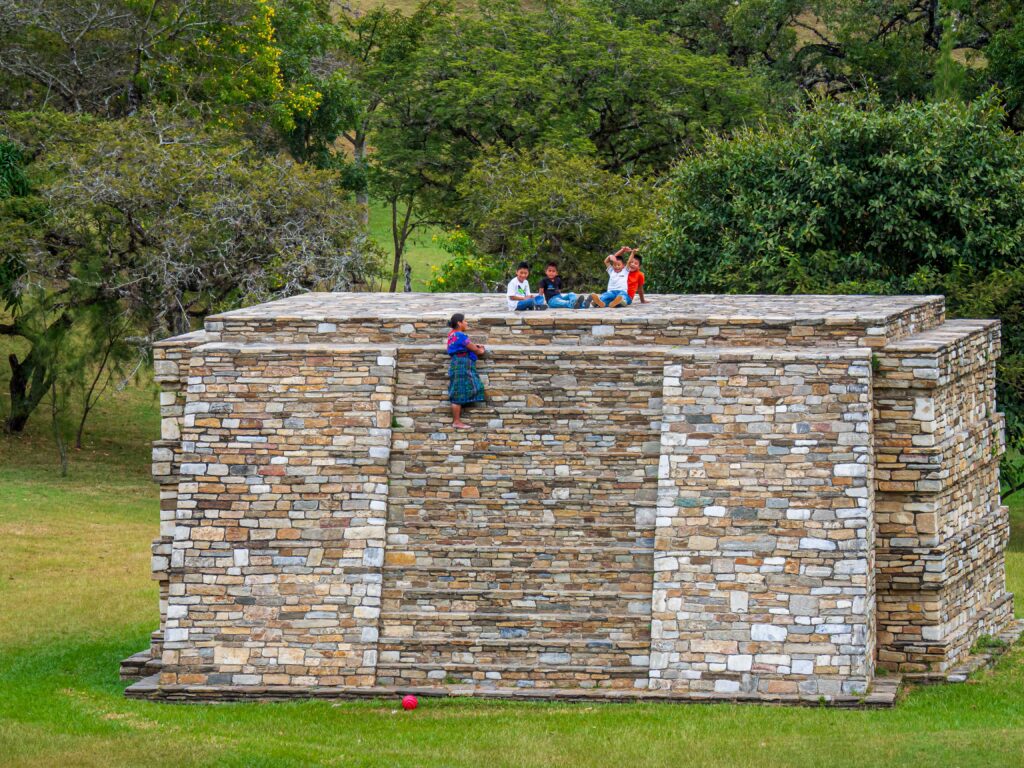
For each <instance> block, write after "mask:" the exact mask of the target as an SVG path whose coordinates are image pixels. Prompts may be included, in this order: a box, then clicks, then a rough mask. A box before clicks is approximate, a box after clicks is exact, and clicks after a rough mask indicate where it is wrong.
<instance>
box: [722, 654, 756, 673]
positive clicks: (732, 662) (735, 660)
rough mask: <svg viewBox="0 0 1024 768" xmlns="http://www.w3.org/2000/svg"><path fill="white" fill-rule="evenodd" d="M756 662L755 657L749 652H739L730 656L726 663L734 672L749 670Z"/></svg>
mask: <svg viewBox="0 0 1024 768" xmlns="http://www.w3.org/2000/svg"><path fill="white" fill-rule="evenodd" d="M753 662H754V657H753V656H751V655H750V654H747V653H737V654H733V655H731V656H729V658H728V659H727V660H726V662H725V664H726V666H727V667H728V668H729V670H730V671H732V672H749V671H750V667H751V665H752V664H753Z"/></svg>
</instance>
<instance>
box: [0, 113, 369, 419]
mask: <svg viewBox="0 0 1024 768" xmlns="http://www.w3.org/2000/svg"><path fill="white" fill-rule="evenodd" d="M3 134H5V135H6V140H7V141H9V142H14V143H16V144H18V145H19V146H20V147H21V149H22V151H23V152H24V154H25V156H26V158H29V159H30V162H29V165H28V173H29V175H30V178H31V180H32V192H31V194H30V195H29V196H28V197H27V198H21V199H19V198H9V199H7V200H5V201H3V202H2V203H0V263H13V264H16V265H17V272H18V275H17V277H16V279H15V287H14V289H13V294H14V295H13V299H14V300H13V302H10V303H11V308H12V310H13V315H14V317H13V320H12V322H10V323H7V324H5V325H2V326H0V334H4V335H8V336H17V337H20V338H22V339H23V340H25V341H26V342H28V344H29V351H28V352H27V353H26V354H25V355H24V356H22V357H21V358H18V357H17V356H12V358H11V360H10V364H11V369H12V377H11V384H10V395H11V410H10V413H9V416H8V419H7V428H8V429H9V430H11V431H20V430H21V429H22V428H23V427H24V424H25V422H26V421H27V419H28V417H29V415H30V414H31V413H32V411H33V410H34V409H35V407H36V406H38V404H39V402H41V400H42V398H43V397H45V395H46V393H47V392H48V391H49V389H50V388H51V387H52V386H53V382H54V377H55V376H56V375H57V372H58V371H59V370H60V366H59V365H58V361H57V360H56V359H55V355H56V354H57V353H56V352H55V350H60V349H62V348H64V342H65V339H66V338H67V337H68V335H69V334H71V333H72V332H73V330H74V329H78V328H84V327H85V324H87V323H95V322H96V321H97V318H96V316H97V314H98V316H99V318H100V319H101V320H102V321H103V322H106V323H107V326H108V328H115V327H116V325H115V323H121V322H126V323H128V324H129V328H130V330H131V333H132V334H133V335H134V336H135V337H137V340H139V341H140V342H141V343H142V344H147V343H148V342H150V341H152V340H154V339H156V338H159V337H162V336H164V335H167V334H168V333H177V332H182V331H187V330H190V329H191V327H192V324H193V322H194V321H195V320H196V319H198V318H201V317H202V316H204V315H205V314H207V313H209V312H213V311H217V310H221V309H226V308H229V307H233V306H237V305H239V304H240V303H242V302H253V301H261V300H266V299H270V298H273V297H275V296H285V295H289V294H293V293H297V292H302V291H308V290H314V289H317V288H320V289H328V290H339V289H345V288H347V287H349V286H351V285H353V284H354V283H355V282H357V281H361V280H365V279H366V277H367V276H370V275H372V274H373V273H374V272H375V270H376V269H377V266H378V265H377V263H376V257H375V255H374V252H373V250H372V249H371V248H369V247H368V245H367V243H366V236H365V234H364V231H363V229H362V227H361V226H360V224H359V222H358V218H357V215H356V212H355V210H354V208H353V206H352V205H351V204H347V203H345V202H344V201H339V199H338V195H337V189H338V178H337V175H336V174H334V173H332V172H329V171H322V170H318V169H315V168H312V167H309V166H303V165H297V164H295V163H294V162H292V161H291V160H289V159H287V158H283V157H267V156H265V155H262V154H260V153H259V152H257V151H256V150H255V149H254V148H253V147H252V145H251V144H248V143H245V142H241V141H239V140H237V139H236V138H234V137H233V136H231V135H230V134H224V133H218V132H214V131H210V130H203V129H201V128H199V127H198V126H196V125H194V124H191V123H188V122H182V121H168V120H165V119H161V118H160V116H158V115H155V114H140V115H138V116H136V117H134V118H127V119H123V120H118V121H105V120H98V119H93V118H89V117H73V116H67V115H61V114H58V113H13V114H11V113H9V114H7V115H5V116H3V117H2V118H0V135H3ZM15 203H17V204H15ZM125 335H126V334H118V338H119V339H122V338H124V336H125ZM96 349H97V354H102V352H103V349H104V345H103V343H99V344H98V345H97V347H96Z"/></svg>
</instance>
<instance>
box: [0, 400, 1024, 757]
mask: <svg viewBox="0 0 1024 768" xmlns="http://www.w3.org/2000/svg"><path fill="white" fill-rule="evenodd" d="M157 432H158V412H157V406H156V400H155V397H154V393H153V391H152V390H151V389H148V388H146V387H143V386H140V387H136V388H133V389H130V390H127V391H125V392H123V393H121V394H120V395H118V396H117V397H116V398H115V399H112V400H110V401H108V402H106V403H105V404H104V405H103V406H102V408H101V410H100V412H99V413H98V414H97V417H96V420H95V421H94V423H93V428H92V430H91V431H90V434H89V438H88V441H87V448H86V449H85V450H84V451H82V452H79V453H76V454H75V455H74V456H73V457H72V464H71V472H70V476H69V477H68V478H66V479H61V478H59V477H58V476H57V470H56V467H57V457H56V454H55V452H54V450H53V447H52V444H51V441H50V439H49V435H48V429H47V423H46V419H45V418H43V417H42V415H41V414H38V415H37V417H36V418H35V419H34V420H33V422H32V423H31V425H30V429H29V431H28V434H26V435H24V436H22V437H18V438H3V437H0V691H2V695H0V764H2V765H4V766H8V767H10V766H40V767H43V766H46V767H47V768H49V767H50V766H54V765H62V766H128V765H143V764H144V765H147V766H202V765H218V766H313V765H331V766H389V767H390V766H415V768H428V767H430V766H481V765H488V766H587V767H588V768H590V767H591V766H594V765H630V764H632V765H645V766H672V767H673V768H675V766H678V765H679V764H680V762H681V761H682V762H683V763H685V764H693V765H702V766H730V767H735V766H757V767H758V768H763V766H766V765H786V766H830V767H838V766H858V768H860V767H862V766H892V765H900V766H907V767H909V766H927V767H928V768H934V766H938V765H950V766H984V768H992V767H993V766H1010V765H1020V764H1021V759H1022V756H1024V649H1020V648H1017V649H1014V650H1013V651H1012V652H1011V653H1010V654H1009V655H1008V656H1007V657H1006V658H1004V659H1003V660H1002V661H1001V662H1000V663H999V665H998V667H997V668H996V669H995V670H994V671H990V672H985V673H983V674H981V675H980V676H979V677H978V678H977V679H976V680H974V681H972V682H971V683H969V684H967V685H958V686H939V687H932V688H927V689H921V690H915V691H913V692H912V693H911V694H910V695H909V697H908V698H907V699H906V700H905V701H903V702H902V703H901V704H900V705H899V706H898V707H897V709H895V710H894V711H882V712H842V711H832V710H825V709H821V710H814V709H811V710H805V709H800V710H798V709H777V708H769V707H758V706H733V705H717V706H699V705H695V706H679V705H671V704H669V705H665V704H611V705H566V704H530V703H504V702H484V701H469V700H464V701H443V702H442V701H426V702H424V703H423V704H422V706H421V707H420V709H419V710H417V711H416V712H413V713H405V712H403V711H402V710H401V709H399V708H398V707H397V702H395V701H374V702H353V703H338V704H331V703H327V702H310V703H293V704H277V705H259V704H239V705H223V706H192V705H188V706H183V705H165V704H153V703H148V702H129V701H126V700H125V699H124V698H123V697H122V695H121V694H122V690H123V688H124V684H123V683H121V682H119V681H118V679H117V667H118V662H119V661H120V660H121V659H122V658H124V657H125V656H127V655H129V654H130V653H132V652H134V651H137V650H140V649H141V648H144V647H145V646H146V643H147V637H148V634H149V632H150V631H151V630H152V629H154V628H155V627H156V624H157V611H156V588H155V585H154V583H153V582H152V581H150V579H149V573H148V571H149V555H148V546H149V542H150V539H151V538H152V537H153V536H154V535H155V534H156V531H157V491H156V487H155V486H154V485H153V484H152V483H151V482H150V481H149V478H148V475H147V473H148V452H149V450H148V442H149V440H151V439H152V438H153V437H154V436H155V435H156V434H157ZM1013 514H1014V528H1015V535H1014V538H1013V541H1012V543H1011V548H1012V550H1013V551H1012V553H1011V556H1010V558H1009V562H1008V572H1009V575H1010V577H1011V583H1012V586H1014V587H1015V588H1016V589H1018V590H1020V589H1021V588H1022V587H1024V537H1022V536H1021V533H1020V532H1021V531H1024V504H1022V503H1021V500H1018V501H1017V502H1016V503H1015V505H1014V507H1013Z"/></svg>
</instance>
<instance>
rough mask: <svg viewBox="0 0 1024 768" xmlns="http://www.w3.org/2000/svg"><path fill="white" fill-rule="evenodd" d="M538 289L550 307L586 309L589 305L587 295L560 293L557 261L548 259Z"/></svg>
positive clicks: (560, 285)
mask: <svg viewBox="0 0 1024 768" xmlns="http://www.w3.org/2000/svg"><path fill="white" fill-rule="evenodd" d="M540 290H541V293H543V294H544V300H545V301H546V302H547V303H548V306H549V307H551V308H552V309H586V308H587V307H588V306H589V305H590V297H589V296H577V295H576V294H575V293H562V278H561V277H560V276H559V274H558V262H557V261H549V262H548V265H547V267H545V269H544V279H543V280H541V281H540Z"/></svg>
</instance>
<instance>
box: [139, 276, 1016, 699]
mask: <svg viewBox="0 0 1024 768" xmlns="http://www.w3.org/2000/svg"><path fill="white" fill-rule="evenodd" d="M364 298H365V297H358V296H347V297H342V298H336V297H331V296H330V295H323V294H320V295H317V294H314V295H310V296H308V297H298V298H296V299H289V300H286V301H283V302H279V303H274V304H270V305H266V306H265V307H261V308H252V309H249V310H242V311H240V312H236V313H228V314H226V315H222V316H218V317H214V318H210V319H209V320H208V322H207V325H206V330H205V331H204V332H199V333H197V334H190V335H188V336H185V337H179V338H177V339H173V340H169V341H168V342H164V343H162V344H161V345H159V347H158V349H157V353H156V358H157V366H156V373H157V380H158V381H159V383H160V385H161V388H162V394H161V410H162V416H163V425H162V435H161V440H160V441H158V442H157V443H155V445H154V453H153V460H154V463H153V471H154V475H155V476H156V478H157V480H158V482H159V483H160V486H161V530H160V536H159V538H158V539H157V540H156V541H155V542H154V550H153V553H154V558H153V570H154V575H155V577H156V578H158V579H159V580H160V583H161V628H162V630H163V632H162V633H156V634H155V635H154V641H153V648H154V651H155V652H156V653H158V654H159V653H160V652H161V651H162V657H161V658H162V662H163V667H162V670H161V675H160V678H159V685H160V686H161V687H162V689H163V690H175V691H181V690H190V689H194V688H195V687H196V686H204V687H203V688H201V690H203V691H206V692H209V691H214V690H231V691H243V690H246V691H258V692H267V691H271V690H278V691H284V692H288V691H292V692H294V691H302V690H311V689H323V690H326V689H327V688H328V687H331V686H335V687H339V688H338V689H339V690H341V689H345V690H355V689H359V690H366V689H368V688H370V687H371V686H392V687H398V688H408V687H412V686H415V687H431V688H434V689H447V688H449V687H451V686H469V688H468V690H475V691H482V692H492V693H494V694H496V695H497V694H507V693H510V692H512V691H515V690H520V691H524V692H530V691H532V692H533V694H537V695H541V694H544V695H547V694H550V695H553V696H554V695H564V694H565V691H566V690H570V691H571V690H579V689H592V694H593V695H598V694H600V695H608V696H611V697H620V696H629V695H637V696H645V695H647V696H661V695H666V696H677V695H678V696H680V697H690V698H709V697H710V698H716V697H732V698H742V699H750V698H760V699H764V700H780V699H782V700H790V701H799V700H803V701H814V700H817V699H818V697H824V698H825V699H828V700H832V701H836V700H844V701H856V700H857V698H856V697H858V696H860V695H861V694H862V693H863V692H864V691H865V689H866V688H867V687H868V686H869V685H870V684H871V680H872V674H873V668H874V664H875V661H876V650H877V660H878V662H879V663H880V664H882V665H883V666H886V667H889V668H891V669H896V670H900V671H911V672H913V671H923V670H939V671H941V670H944V669H948V668H949V667H951V666H952V665H954V664H956V663H958V662H959V661H960V660H962V658H963V656H964V654H965V653H966V652H967V650H968V649H969V648H970V646H971V644H972V643H973V642H974V641H975V640H976V638H977V637H978V636H979V635H980V634H982V633H989V634H995V633H997V632H999V631H1000V630H1001V629H1002V628H1003V626H1004V625H1005V623H1006V622H1007V621H1008V619H1009V618H1010V617H1011V614H1012V596H1010V595H1009V594H1008V593H1007V592H1006V588H1005V577H1004V575H1003V551H1004V549H1005V544H1006V535H1007V514H1006V510H1005V508H1004V507H1002V506H1001V505H1000V503H999V496H998V459H999V456H1000V455H1001V453H1002V450H1003V446H1002V428H1003V424H1002V417H1001V415H1000V414H999V413H998V412H997V411H996V405H995V400H994V362H995V359H996V358H997V356H998V354H999V346H998V326H997V324H995V323H992V322H985V321H952V322H944V306H943V302H942V300H941V299H937V298H934V297H932V298H923V299H909V298H907V297H903V298H899V299H890V298H887V297H807V298H806V299H804V300H802V301H803V303H800V302H797V303H796V304H793V306H790V305H789V304H787V303H786V302H784V301H783V300H780V299H777V298H776V299H771V298H768V297H653V301H652V304H651V305H644V306H643V307H632V308H630V309H629V310H628V311H621V312H611V311H608V312H601V313H598V312H596V311H595V312H586V313H582V312H568V311H565V312H560V311H551V312H548V313H543V314H542V313H526V314H511V313H498V312H489V313H488V312H485V313H481V314H479V315H477V316H475V317H474V316H473V315H472V314H470V317H471V323H472V329H471V334H472V336H473V338H474V340H475V341H480V342H484V343H486V344H487V345H488V347H489V350H488V355H487V356H486V357H485V358H483V359H482V360H481V361H480V362H479V369H480V372H481V374H482V376H483V378H484V380H485V382H486V384H487V393H488V399H487V402H486V404H483V405H479V406H473V407H471V408H470V409H469V413H468V418H469V419H470V420H471V421H472V423H473V424H474V425H475V429H474V430H473V431H470V432H463V431H459V430H454V429H452V427H451V424H450V419H451V416H450V411H449V408H448V404H447V402H446V398H445V394H446V388H447V357H446V356H445V355H444V353H443V345H442V344H441V343H440V341H441V339H443V334H444V323H445V321H446V320H447V316H448V314H449V312H450V311H467V312H468V313H472V312H473V306H477V304H476V302H478V301H480V299H479V298H478V297H465V296H462V297H443V296H442V297H415V296H413V297H408V296H392V295H389V296H381V297H371V298H374V301H375V302H378V303H379V306H377V304H369V303H367V302H366V301H364V300H363V299H364ZM427 299H429V301H427ZM445 301H447V302H448V303H450V304H451V306H448V305H447V304H445V307H444V311H443V312H441V311H440V310H439V309H438V307H437V303H438V302H445ZM407 305H408V306H407ZM762 305H763V306H764V307H765V308H766V309H765V311H763V312H757V311H756V310H757V309H758V308H759V307H761V306H762ZM819 310H820V311H819ZM161 638H163V642H162V643H161ZM175 695H177V694H175ZM261 695H262V694H261ZM282 695H283V694H282Z"/></svg>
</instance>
